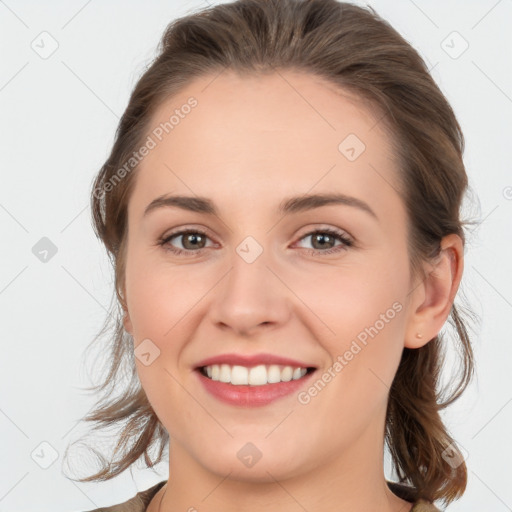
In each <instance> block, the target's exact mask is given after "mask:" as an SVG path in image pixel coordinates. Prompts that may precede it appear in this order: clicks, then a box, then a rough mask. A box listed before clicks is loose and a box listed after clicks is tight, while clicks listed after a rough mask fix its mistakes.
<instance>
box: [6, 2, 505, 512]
mask: <svg viewBox="0 0 512 512" xmlns="http://www.w3.org/2000/svg"><path fill="white" fill-rule="evenodd" d="M370 5H372V6H373V7H374V8H375V9H376V10H377V12H378V13H379V14H381V15H382V16H383V17H384V18H385V19H387V20H388V21H390V22H391V24H392V25H393V26H394V27H395V28H396V29H397V30H398V31H399V32H400V33H401V34H402V35H404V37H405V38H406V39H407V40H408V41H410V42H411V43H412V45H413V46H414V47H415V48H417V49H418V50H419V52H420V53H421V55H422V56H423V57H424V58H425V60H426V61H427V63H428V65H429V66H431V67H432V74H433V76H434V78H435V80H436V81H437V83H438V84H439V86H440V87H441V89H442V91H443V92H444V93H445V94H446V96H447V98H448V100H449V101H450V102H451V104H452V106H453V108H454V110H455V112H456V114H457V116H458V119H459V121H460V123H461V125H462V128H463V131H464V134H465V137H466V143H467V146H466V153H465V162H466V165H467V171H468V174H469V177H470V182H471V186H472V189H473V191H474V193H475V194H476V196H477V198H478V200H479V203H478V200H477V198H476V197H474V198H473V200H472V201H473V202H472V204H473V206H472V207H471V208H470V209H468V210H467V215H466V217H468V216H469V217H471V218H472V219H476V220H480V221H482V223H481V227H480V228H479V229H477V230H473V231H472V232H471V233H468V235H469V239H468V245H467V247H466V267H465V276H464V282H463V291H464V292H465V294H466V297H467V300H468V301H469V303H470V305H471V307H472V308H473V309H474V310H475V311H476V313H477V314H478V315H480V317H481V323H480V325H477V327H476V333H475V335H474V338H473V343H474V349H475V354H476V362H477V375H478V376H477V379H476V380H475V381H474V382H473V384H472V386H471V387H470V388H468V390H467V392H466V394H465V395H464V397H463V399H461V400H460V401H459V402H457V403H456V404H455V405H454V406H452V407H451V408H450V409H449V410H448V411H447V412H446V414H445V415H444V418H445V420H446V422H447V424H448V426H449V429H450V431H451V432H452V434H453V436H454V437H455V439H456V440H457V441H458V442H459V443H460V444H461V445H462V446H463V447H464V448H465V449H466V450H467V453H468V456H467V460H466V463H467V465H468V468H469V484H468V489H467V492H466V494H465V495H464V497H463V498H462V499H460V500H459V501H458V502H457V503H455V504H453V505H451V506H450V507H448V509H449V510H450V511H453V512H456V511H464V512H472V511H475V512H476V511H479V512H480V511H481V510H488V511H496V512H501V511H506V510H512V485H511V483H512V470H511V469H510V461H511V460H512V443H511V442H510V431H511V429H510V426H511V420H512V403H511V401H512V385H511V384H512V378H511V371H510V364H511V361H512V337H511V336H510V327H509V319H510V318H511V317H512V291H511V290H512V272H511V265H512V264H511V257H510V256H511V254H512V252H511V246H512V242H511V233H512V200H511V199H512V189H511V188H510V187H512V172H511V164H510V147H511V145H512V138H511V136H512V124H511V122H510V119H511V115H512V51H511V50H512V33H511V32H512V31H511V30H510V27H511V26H512V3H511V2H510V1H508V0H501V1H497V0H491V1H487V0H485V1H484V0H479V1H476V0H473V1H462V0H458V1H440V0H439V1H426V0H415V1H412V0H394V1H391V0H382V1H372V2H370ZM204 6H206V3H205V2H202V1H199V0H196V1H178V0H167V1H157V0H150V1H145V2H142V1H138V2H136V1H133V0H132V1H124V2H122V1H121V0H115V1H110V2H99V1H98V0H92V1H91V0H90V1H85V0H73V1H69V0H68V1H66V2H65V1H63V0H62V1H53V2H44V3H43V2H35V1H19V2H14V0H5V1H0V48H1V50H0V51H1V60H0V113H1V115H0V141H1V142H0V148H1V149H0V151H1V152H0V172H1V188H0V226H1V233H2V242H1V243H2V251H1V254H2V262H1V265H0V311H1V331H2V345H1V347H2V351H1V355H0V370H1V371H0V443H1V454H0V512H3V511H14V510H16V511H19V512H25V511H42V510H48V511H49V510H52V511H54V512H59V511H68V512H69V511H78V510H89V509H93V508H96V507H99V506H101V505H109V504H114V503H119V502H121V501H124V500H126V499H128V498H129V497H131V496H133V495H134V494H135V493H136V492H137V491H139V490H142V489H145V488H147V487H149V486H150V485H153V484H154V483H156V482H158V481H160V480H162V479H164V478H166V477H167V466H166V464H163V465H161V466H160V468H159V472H158V473H155V472H152V471H151V470H144V471H142V470H139V469H136V468H134V469H133V471H126V472H125V473H124V474H123V475H121V476H120V477H119V478H116V479H114V480H110V481H108V482H105V483H101V484H100V483H93V484H77V483H75V482H73V481H71V480H69V479H67V478H65V476H64V475H63V474H62V472H61V471H62V468H61V463H62V454H63V452H64V450H65V448H66V446H67V444H68V442H69V441H70V439H71V437H72V436H73V435H74V434H76V433H77V431H78V429H79V428H80V427H79V426H76V427H75V425H76V423H77V421H78V420H79V419H80V418H81V417H82V416H83V415H84V414H85V413H86V412H87V411H88V409H89V407H90V406H91V405H92V403H93V402H92V397H91V396H88V395H87V394H86V393H85V392H84V391H83V390H82V389H81V388H82V387H83V386H87V385H89V384H90V381H89V378H88V376H87V373H86V371H85V370H84V366H83V359H82V357H83V351H84V349H85V347H86V346H87V345H88V344H89V342H90V341H91V340H92V338H93V337H94V335H95V334H96V333H97V331H98V330H99V328H100V327H101V325H102V323H103V319H104V317H105V315H106V308H108V306H109V304H110V299H111V297H112V293H113V284H112V283H113V278H112V274H111V270H110V268H109V263H108V260H107V257H106V254H105V251H104V249H103V247H102V245H101V244H100V243H99V241H98V240H97V239H96V238H95V235H94V233H93V230H92V225H91V219H90V209H89V190H90V184H91V181H92V179H93V177H94V175H95V174H96V173H97V171H98V170H99V168H100V166H101V165H102V163H103V162H104V160H105V158H106V157H107V154H108V152H109V150H110V147H111V144H112V142H113V136H114V132H115V129H116V127H117V122H118V118H119V117H120V115H121V114H122V112H123V110H124V108H125V107H126V105H127V101H128V97H129V94H130V92H131V90H132V88H133V86H134V85H135V82H136V80H137V78H138V77H139V76H140V74H141V73H142V71H143V69H144V67H145V66H146V65H147V64H148V63H149V61H150V59H151V58H152V57H153V56H154V52H155V50H156V46H157V43H158V41H159V39H160V36H161V35H162V33H163V31H164V28H165V27H166V25H167V23H169V22H170V21H171V20H172V19H174V18H176V17H178V16H181V15H183V14H186V13H189V12H192V11H194V10H196V9H198V8H201V7H204ZM43 31H47V32H48V33H50V34H51V36H52V37H53V38H54V39H55V40H56V41H57V42H58V45H59V46H58V49H57V50H56V51H55V53H53V55H51V56H50V57H49V58H47V59H42V58H41V57H40V56H39V55H38V54H37V53H36V52H35V51H34V50H33V49H32V48H31V43H32V41H33V40H36V42H37V37H38V36H39V34H40V33H41V32H43ZM453 31H456V32H458V34H460V36H461V37H462V38H463V39H461V37H459V36H457V35H453V34H452V32H453ZM450 34H452V35H450ZM448 36H449V37H448ZM447 37H448V39H446V38H447ZM464 40H465V41H467V43H468V44H469V47H468V48H467V50H466V51H465V52H464V53H462V54H461V55H460V56H458V58H452V57H453V55H454V54H456V53H458V52H459V51H460V50H461V49H463V46H462V45H463V44H464ZM443 41H445V42H444V43H443ZM447 45H449V46H452V47H453V48H452V49H451V50H449V48H448V47H447ZM445 50H448V51H451V52H452V56H450V55H449V54H448V53H447V52H446V51H445ZM507 187H508V188H507ZM42 237H48V238H49V239H50V240H51V241H52V242H53V243H54V244H55V246H56V247H57V249H58V252H57V253H56V254H55V256H53V257H52V258H51V259H50V260H49V261H48V262H46V263H43V262H41V261H40V260H39V259H38V258H36V257H35V255H34V254H33V252H32V247H33V246H34V245H35V244H36V243H37V242H38V241H39V240H40V239H41V238H42ZM41 442H47V443H49V444H50V445H51V446H52V447H53V449H55V450H56V451H57V453H58V459H57V461H56V462H55V463H54V464H53V465H51V466H50V467H49V468H48V469H42V468H41V467H40V466H39V465H38V464H36V462H34V460H33V459H32V458H31V453H32V452H33V451H34V450H35V449H38V450H39V453H42V452H44V451H45V448H44V446H43V448H41V447H39V448H38V446H39V445H40V443H41ZM41 450H42V452H41ZM46 450H47V452H46V453H48V449H47V448H46ZM310 512H312V511H310Z"/></svg>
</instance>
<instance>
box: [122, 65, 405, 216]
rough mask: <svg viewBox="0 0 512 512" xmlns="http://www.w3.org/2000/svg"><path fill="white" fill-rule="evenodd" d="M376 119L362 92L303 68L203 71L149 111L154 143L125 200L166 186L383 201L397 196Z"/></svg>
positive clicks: (248, 199) (138, 200)
mask: <svg viewBox="0 0 512 512" xmlns="http://www.w3.org/2000/svg"><path fill="white" fill-rule="evenodd" d="M191 98H192V99H191ZM190 105H194V106H193V107H191V106H190ZM381 119H382V116H381V114H380V113H379V112H376V111H374V110H372V109H371V108H370V107H369V105H368V103H367V102H365V101H364V100H363V99H362V98H359V97H357V96H356V95H354V94H353V93H350V92H349V91H346V90H342V89H339V88H337V87H336V86H334V85H333V84H331V83H330V82H328V81H326V80H324V79H323V78H321V77H318V76H315V75H312V74H308V73H304V72H298V71H290V70H286V71H285V70H280V71H278V72H273V73H270V74H265V75H261V74H260V75H238V74H236V73H234V72H232V71H224V72H222V73H220V74H215V75H207V76H202V77H200V78H198V79H196V80H194V81H193V82H191V83H190V84H189V85H188V86H187V87H186V88H185V89H183V90H182V91H181V92H180V93H179V94H177V95H175V96H173V97H172V98H169V99H168V100H167V101H165V102H164V103H163V104H162V105H160V107H159V109H158V110H157V111H156V113H155V115H154V116H153V118H152V120H151V123H150V129H149V131H148V135H149V137H151V138H152V140H153V142H154V148H153V149H151V151H150V152H149V154H148V155H147V156H146V157H145V158H144V159H143V161H142V162H141V164H140V165H139V168H138V170H137V174H138V175H137V183H136V187H135V190H134V194H133V199H134V201H133V203H135V204H134V205H133V206H131V208H132V209H137V210H141V208H143V207H144V206H145V204H147V202H149V201H151V200H152V199H153V198H154V197H155V196H158V195H161V194H163V193H172V192H180V193H181V192H186V193H187V195H194V194H195V195H199V196H218V198H219V200H222V201H224V200H226V199H229V200H230V202H231V203H233V202H236V201H240V204H245V205H246V206H249V205H250V204H254V205H255V206H256V205H261V204H262V201H263V200H264V201H265V202H268V203H269V204H270V203H275V202H278V201H279V200H280V199H281V198H282V197H283V196H289V195H291V194H293V193H297V194H300V193H303V194H305V193H307V192H332V191H334V190H336V191H340V192H343V193H349V194H352V195H358V196H360V197H364V198H365V200H367V201H369V202H372V203H374V204H378V203H382V202H383V201H384V202H385V200H386V199H392V196H393V195H395V196H396V188H394V187H393V186H391V187H390V183H392V182H394V181H396V180H395V173H396V167H397V165H396V163H395V159H394V158H393V150H392V146H391V141H390V137H389V134H388V133H387V130H386V128H385V126H384V124H383V122H382V121H381ZM386 182H387V183H388V184H387V186H386ZM386 188H388V189H389V190H385V189H386ZM233 191H236V196H234V195H233ZM386 194H387V196H389V197H387V196H386ZM395 199H396V198H395ZM144 203H145V204H144ZM138 213H141V212H140V211H139V212H138Z"/></svg>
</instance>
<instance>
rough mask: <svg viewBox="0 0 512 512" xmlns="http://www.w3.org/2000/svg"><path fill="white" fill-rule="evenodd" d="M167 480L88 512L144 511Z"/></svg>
mask: <svg viewBox="0 0 512 512" xmlns="http://www.w3.org/2000/svg"><path fill="white" fill-rule="evenodd" d="M165 482H166V480H163V481H162V482H159V483H157V484H156V485H153V487H150V488H149V489H146V490H145V491H140V492H138V493H137V494H136V495H135V496H134V497H133V498H130V499H129V500H127V501H125V502H123V503H118V504H117V505H112V506H110V507H100V508H95V509H94V510H89V511H87V512H144V511H145V510H146V508H147V506H148V505H149V502H150V501H151V500H152V499H153V496H154V495H155V494H156V493H157V492H158V491H159V490H160V489H161V488H162V487H163V486H164V485H165ZM420 512H421V511H420Z"/></svg>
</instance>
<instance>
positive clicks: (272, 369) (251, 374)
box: [203, 364, 307, 386]
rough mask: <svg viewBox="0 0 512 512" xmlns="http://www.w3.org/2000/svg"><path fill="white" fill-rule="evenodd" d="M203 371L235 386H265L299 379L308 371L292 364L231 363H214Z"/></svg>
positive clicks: (212, 377) (213, 378)
mask: <svg viewBox="0 0 512 512" xmlns="http://www.w3.org/2000/svg"><path fill="white" fill-rule="evenodd" d="M203 373H206V375H207V376H208V377H209V378H210V379H212V380H218V381H220V382H225V383H229V384H233V385H234V386H243V385H247V384H248V385H250V386H264V385H265V384H275V383H277V382H289V381H291V380H297V379H300V378H302V377H304V375H306V373H307V369H306V368H294V367H292V366H280V365H277V364H271V365H269V366H265V365H264V364H261V365H258V366H253V367H251V368H247V367H246V366H238V365H234V366H231V365H229V364H221V365H219V364H214V365H211V366H206V367H205V368H203Z"/></svg>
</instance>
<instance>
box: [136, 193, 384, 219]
mask: <svg viewBox="0 0 512 512" xmlns="http://www.w3.org/2000/svg"><path fill="white" fill-rule="evenodd" d="M332 204H341V205H345V206H352V207H354V208H358V209H359V210H361V211H364V212H366V213H368V214H370V215H371V216H372V217H374V218H375V219H377V220H378V217H377V214H376V213H375V212H374V211H373V210H372V209H371V208H370V206H369V205H368V204H367V203H365V202H364V201H362V200H361V199H358V198H356V197H352V196H348V195H345V194H309V195H302V196H295V197H289V198H287V199H284V200H283V201H281V203H280V204H279V206H278V209H277V212H278V213H280V214H287V213H296V212H303V211H307V210H313V209H315V208H320V207H322V206H327V205H332ZM164 207H176V208H181V209H182V210H187V211H190V212H196V213H203V214H206V215H215V216H218V215H219V212H218V210H217V208H216V207H215V204H214V203H213V201H211V200H210V199H208V198H206V197H198V196H195V197H192V196H181V195H163V196H159V197H157V198H156V199H153V201H151V203H149V204H148V205H147V206H146V209H145V210H144V216H146V215H147V214H148V213H149V212H151V211H154V210H157V209H160V208H164Z"/></svg>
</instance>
